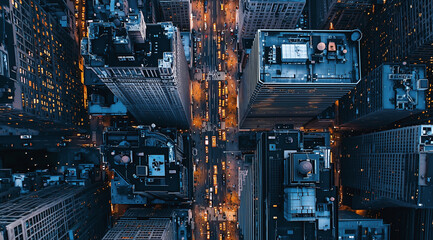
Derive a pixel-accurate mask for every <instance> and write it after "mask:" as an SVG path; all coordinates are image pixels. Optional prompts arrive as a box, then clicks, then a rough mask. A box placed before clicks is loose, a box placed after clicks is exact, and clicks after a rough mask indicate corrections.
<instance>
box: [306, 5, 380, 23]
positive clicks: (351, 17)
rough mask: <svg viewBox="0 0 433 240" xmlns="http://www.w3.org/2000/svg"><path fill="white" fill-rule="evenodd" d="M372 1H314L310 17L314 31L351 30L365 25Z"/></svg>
mask: <svg viewBox="0 0 433 240" xmlns="http://www.w3.org/2000/svg"><path fill="white" fill-rule="evenodd" d="M375 2H378V1H374V0H356V1H353V0H314V1H311V8H310V9H311V13H312V14H311V17H312V18H313V19H312V21H313V28H314V29H337V30H352V29H357V28H359V26H360V24H362V23H365V22H366V21H365V20H366V16H367V13H368V12H369V10H370V9H371V8H372V7H373V4H374V3H375Z"/></svg>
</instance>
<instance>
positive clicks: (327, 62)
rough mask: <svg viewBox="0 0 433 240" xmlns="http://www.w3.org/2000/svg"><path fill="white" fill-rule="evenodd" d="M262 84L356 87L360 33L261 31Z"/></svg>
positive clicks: (259, 34) (259, 33)
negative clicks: (344, 85)
mask: <svg viewBox="0 0 433 240" xmlns="http://www.w3.org/2000/svg"><path fill="white" fill-rule="evenodd" d="M258 36H259V41H260V42H261V46H260V51H261V53H260V56H261V57H262V59H263V61H262V62H261V64H260V66H261V71H265V72H266V74H261V81H263V82H265V83H270V84H271V83H272V84H289V83H290V84H296V83H317V84H320V83H338V84H343V83H348V84H354V83H357V82H358V81H359V79H360V73H359V72H360V66H359V62H360V56H359V42H358V40H359V39H360V38H361V33H360V32H359V31H357V30H356V31H335V30H333V31H318V30H314V31H305V30H304V31H299V30H292V31H291V30H259V32H258Z"/></svg>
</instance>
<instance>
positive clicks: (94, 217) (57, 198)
mask: <svg viewBox="0 0 433 240" xmlns="http://www.w3.org/2000/svg"><path fill="white" fill-rule="evenodd" d="M107 194H108V186H105V187H104V186H101V185H92V186H88V187H78V186H70V185H57V186H51V187H48V188H45V189H43V190H39V191H36V192H32V193H30V194H28V195H25V196H22V197H19V198H17V199H13V200H11V201H8V202H5V203H2V204H1V205H0V239H2V240H15V239H53V240H54V239H93V238H97V239H98V238H101V237H102V236H103V233H104V230H105V228H106V223H107V221H106V220H107V217H108V201H107V199H106V197H107V196H106V195H107Z"/></svg>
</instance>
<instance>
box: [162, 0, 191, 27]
mask: <svg viewBox="0 0 433 240" xmlns="http://www.w3.org/2000/svg"><path fill="white" fill-rule="evenodd" d="M158 2H159V6H160V8H161V9H160V10H161V12H162V18H163V21H164V22H173V25H174V26H176V27H177V28H178V29H179V30H180V31H182V32H189V31H190V29H191V26H190V20H191V1H190V0H158Z"/></svg>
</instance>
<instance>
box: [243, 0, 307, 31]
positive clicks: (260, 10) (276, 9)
mask: <svg viewBox="0 0 433 240" xmlns="http://www.w3.org/2000/svg"><path fill="white" fill-rule="evenodd" d="M305 2H306V0H288V1H286V0H285V1H282V0H273V1H263V0H241V1H240V2H239V38H240V39H242V38H246V39H252V38H254V37H255V35H256V32H257V30H259V29H294V28H295V27H296V24H297V23H298V19H299V17H300V16H301V13H302V10H303V9H304V6H305Z"/></svg>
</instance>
